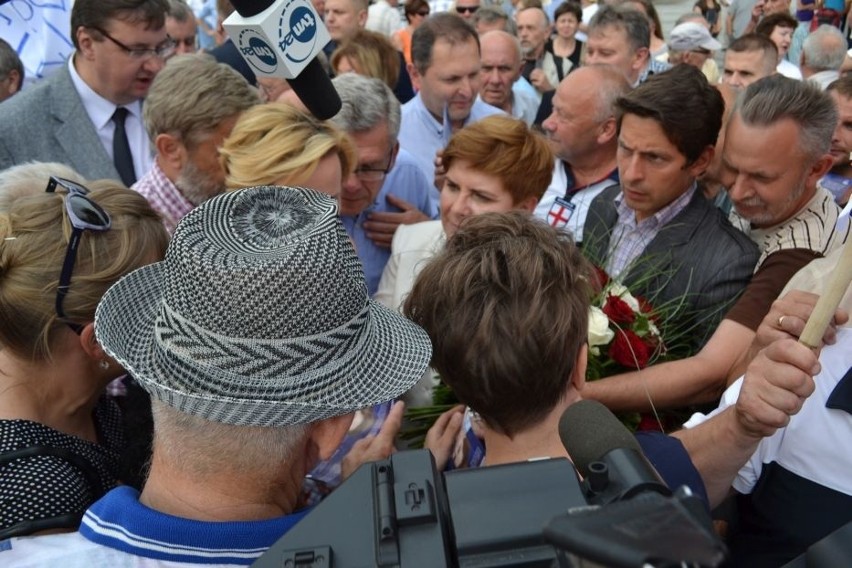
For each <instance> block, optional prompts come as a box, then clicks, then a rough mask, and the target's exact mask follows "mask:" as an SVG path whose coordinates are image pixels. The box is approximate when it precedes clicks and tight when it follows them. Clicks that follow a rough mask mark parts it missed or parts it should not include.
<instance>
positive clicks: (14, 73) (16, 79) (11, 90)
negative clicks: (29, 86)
mask: <svg viewBox="0 0 852 568" xmlns="http://www.w3.org/2000/svg"><path fill="white" fill-rule="evenodd" d="M6 79H7V80H8V81H9V87H8V88H7V89H6V92H7V93H8V94H9V96H12V95H14V94H15V93H17V92H18V90H20V88H21V84H22V81H21V74H20V73H18V70H17V69H12V70H10V71H9V73H8V75H7V76H6Z"/></svg>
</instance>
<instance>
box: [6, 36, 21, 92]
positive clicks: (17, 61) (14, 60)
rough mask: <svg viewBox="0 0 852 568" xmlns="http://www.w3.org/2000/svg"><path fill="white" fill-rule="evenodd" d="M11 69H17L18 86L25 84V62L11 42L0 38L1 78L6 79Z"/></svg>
mask: <svg viewBox="0 0 852 568" xmlns="http://www.w3.org/2000/svg"><path fill="white" fill-rule="evenodd" d="M10 71H17V72H18V76H19V77H20V78H19V79H18V87H20V86H21V85H23V84H24V64H23V63H22V62H21V58H20V57H18V53H17V52H16V51H15V50H14V49H13V48H12V46H11V45H9V43H8V42H7V41H5V40H3V39H0V80H2V79H5V78H6V77H7V76H8V75H9V72H10Z"/></svg>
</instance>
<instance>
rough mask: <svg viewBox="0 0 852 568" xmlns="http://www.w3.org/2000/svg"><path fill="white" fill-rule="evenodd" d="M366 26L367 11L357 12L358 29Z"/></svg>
mask: <svg viewBox="0 0 852 568" xmlns="http://www.w3.org/2000/svg"><path fill="white" fill-rule="evenodd" d="M366 25H367V10H361V11H360V12H358V27H359V28H363V27H364V26H366Z"/></svg>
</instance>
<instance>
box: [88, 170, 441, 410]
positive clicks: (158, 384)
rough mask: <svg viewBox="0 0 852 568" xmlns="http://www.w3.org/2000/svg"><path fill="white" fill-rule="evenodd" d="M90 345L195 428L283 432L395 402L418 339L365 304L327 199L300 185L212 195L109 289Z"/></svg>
mask: <svg viewBox="0 0 852 568" xmlns="http://www.w3.org/2000/svg"><path fill="white" fill-rule="evenodd" d="M95 329H96V333H97V338H98V341H99V342H100V343H101V345H102V346H103V347H104V349H105V350H106V352H107V353H109V354H110V355H111V356H112V357H114V358H115V359H116V360H117V361H119V362H120V363H121V364H122V365H123V366H124V367H125V369H127V371H128V372H130V373H131V374H132V375H133V377H134V378H136V380H137V381H139V383H140V384H141V385H142V386H143V387H144V388H145V389H146V390H147V391H148V392H150V393H151V395H152V396H154V397H156V398H157V399H159V400H161V401H163V402H165V403H166V404H168V405H170V406H173V407H175V408H177V409H178V410H181V411H182V412H186V413H188V414H193V415H197V416H201V417H202V418H206V419H209V420H214V421H217V422H224V423H227V424H238V425H251V426H286V425H291V424H303V423H308V422H314V421H317V420H322V419H324V418H329V417H332V416H339V415H341V414H346V413H348V412H352V411H354V410H357V409H359V408H364V407H367V406H371V405H374V404H378V403H380V402H385V401H388V400H391V399H393V398H396V397H397V396H399V395H401V394H402V393H404V392H405V391H406V390H408V389H409V388H411V387H412V386H413V385H414V384H415V383H416V382H417V380H418V379H419V378H420V376H421V375H422V374H423V372H424V370H425V369H426V366H427V364H428V362H429V358H430V356H431V351H432V349H431V343H430V341H429V338H428V336H427V335H426V333H425V332H424V331H423V330H422V329H421V328H420V327H418V326H416V325H415V324H413V323H411V322H410V321H408V320H406V319H404V318H403V317H402V316H400V315H399V314H397V313H396V312H394V311H392V310H389V309H387V308H384V307H383V306H381V305H379V304H377V303H375V302H373V301H372V300H370V299H369V298H368V295H367V287H366V284H365V282H364V274H363V270H362V268H361V264H360V262H359V260H358V257H357V256H356V254H355V251H354V249H353V247H352V243H351V241H350V239H349V237H348V236H347V234H346V231H345V230H344V229H343V226H342V225H341V223H340V220H339V219H338V216H337V204H336V202H335V201H334V200H333V199H331V198H329V197H327V196H325V195H322V194H320V193H317V192H315V191H313V190H310V189H303V188H280V187H256V188H250V189H245V190H241V191H237V192H233V193H227V194H224V195H220V196H218V197H215V198H213V199H210V200H208V201H206V202H205V203H203V204H202V205H201V206H199V207H197V208H196V209H194V210H193V211H191V212H190V213H189V214H188V215H187V216H186V217H184V218H183V220H181V222H180V224H179V225H178V228H177V230H176V232H175V235H174V238H173V239H172V242H171V243H170V245H169V249H168V252H167V253H166V258H165V260H164V261H163V262H159V263H156V264H153V265H150V266H146V267H144V268H140V269H138V270H136V271H134V272H132V273H131V274H129V275H127V276H125V277H124V278H122V279H121V280H120V281H119V282H117V283H116V284H115V285H114V286H112V287H111V288H110V289H109V290H108V291H107V293H106V295H105V296H104V298H103V300H102V301H101V303H100V304H99V306H98V310H97V313H96V316H95Z"/></svg>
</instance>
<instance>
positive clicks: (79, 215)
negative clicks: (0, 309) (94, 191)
mask: <svg viewBox="0 0 852 568" xmlns="http://www.w3.org/2000/svg"><path fill="white" fill-rule="evenodd" d="M57 186H59V187H61V188H63V189H64V190H65V191H67V192H68V194H67V195H66V196H65V212H66V213H67V214H68V220H69V221H70V222H71V227H72V229H73V231H72V232H71V238H70V239H69V240H68V247H67V248H66V249H65V260H64V261H63V262H62V272H61V273H60V275H59V286H58V287H57V288H56V308H55V309H56V316H57V317H58V318H59V319H60V320H65V319H66V316H65V311H64V310H63V309H62V302H63V300H64V299H65V296H66V295H67V294H68V288H69V287H70V286H71V274H72V273H73V272H74V263H75V262H76V261H77V248H78V247H79V246H80V237H81V236H82V235H83V231H96V232H101V233H102V232H104V231H108V230H109V229H110V227H111V226H112V221H111V220H110V217H109V214H108V213H107V212H106V211H104V210H103V208H102V207H101V206H100V205H98V204H97V203H95V202H94V201H92V200H91V199H89V198H88V197H87V195H86V194H87V193H89V190H88V189H87V188H86V187H84V186H82V185H80V184H79V183H75V182H73V181H71V180H68V179H64V178H59V177H54V176H50V181H49V182H48V183H47V188H46V189H45V191H46V192H47V193H54V192H55V191H56V187H57ZM66 323H67V325H68V327H70V328H71V329H73V330H74V331H75V332H76V333H77V334H78V335H79V334H80V333H81V332H82V331H83V326H81V325H78V324H75V323H69V322H66Z"/></svg>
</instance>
